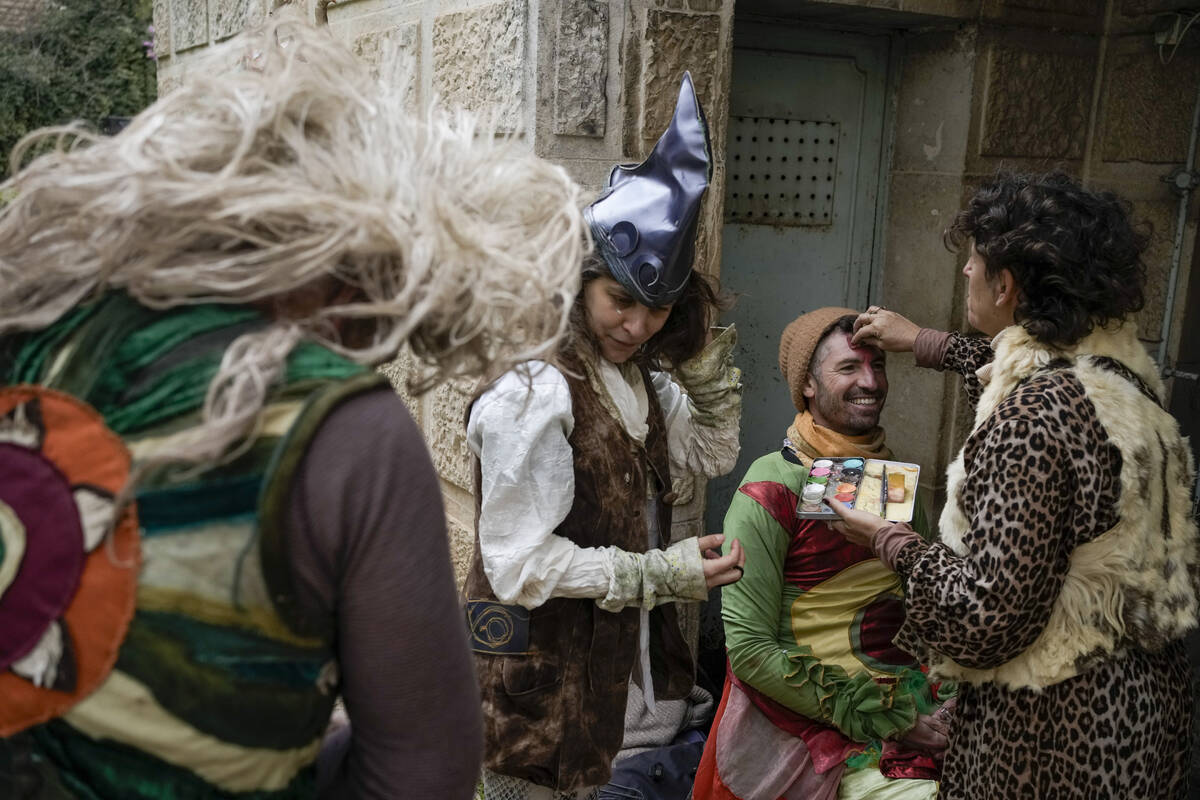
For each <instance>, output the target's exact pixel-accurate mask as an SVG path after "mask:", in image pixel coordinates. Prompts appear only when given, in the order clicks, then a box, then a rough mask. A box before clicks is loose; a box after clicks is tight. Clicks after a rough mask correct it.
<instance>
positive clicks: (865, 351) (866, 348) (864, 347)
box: [842, 333, 879, 361]
mask: <svg viewBox="0 0 1200 800" xmlns="http://www.w3.org/2000/svg"><path fill="white" fill-rule="evenodd" d="M842 335H843V336H845V337H846V344H848V345H850V349H851V350H853V351H854V352H855V353H857V354H858V355H859V360H860V361H865V360H867V359H869V358H873V357H874V356H875V354H876V353H878V352H879V348H877V347H876V346H875V345H872V344H867V343H866V342H858V343H857V344H856V343H855V342H853V341H852V338H853V337H852V336H851V335H850V334H848V333H844V334H842Z"/></svg>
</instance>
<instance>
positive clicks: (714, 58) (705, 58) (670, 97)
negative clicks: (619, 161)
mask: <svg viewBox="0 0 1200 800" xmlns="http://www.w3.org/2000/svg"><path fill="white" fill-rule="evenodd" d="M645 40H646V44H645V47H646V61H645V65H646V66H645V73H644V75H643V76H642V86H643V94H642V115H641V117H642V127H641V140H642V151H643V153H642V154H643V155H644V154H645V153H649V152H650V149H651V148H652V147H653V146H654V143H655V142H656V141H658V137H659V136H660V135H661V134H662V132H663V130H665V129H666V127H667V124H668V123H670V121H671V115H672V114H673V113H674V111H675V100H676V99H677V98H678V97H679V81H680V79H681V78H682V77H683V73H684V72H685V71H687V70H690V71H691V73H692V81H693V82H694V83H695V85H696V94H697V96H698V97H699V98H700V105H701V106H702V107H703V108H704V109H705V111H706V112H707V113H709V115H710V116H711V113H712V110H713V108H714V107H715V100H716V98H715V96H714V93H715V92H716V91H717V89H718V88H719V85H718V80H717V79H718V77H719V76H718V69H719V67H720V64H719V61H718V55H719V54H720V52H721V47H720V40H721V18H720V17H717V16H710V15H697V14H681V13H676V12H673V11H649V12H647V14H646V36H645ZM631 155H632V154H631Z"/></svg>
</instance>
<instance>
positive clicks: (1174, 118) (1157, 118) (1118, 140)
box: [1101, 49, 1200, 164]
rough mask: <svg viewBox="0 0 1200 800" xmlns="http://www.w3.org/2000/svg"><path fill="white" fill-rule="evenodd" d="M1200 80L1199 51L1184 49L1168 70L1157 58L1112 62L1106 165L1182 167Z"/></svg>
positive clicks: (1142, 55) (1125, 57) (1141, 55)
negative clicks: (1127, 162)
mask: <svg viewBox="0 0 1200 800" xmlns="http://www.w3.org/2000/svg"><path fill="white" fill-rule="evenodd" d="M1198 81H1200V52H1198V51H1197V50H1195V49H1189V50H1184V49H1180V50H1179V51H1178V52H1177V53H1176V54H1175V58H1174V59H1173V60H1172V61H1171V63H1170V64H1169V65H1167V66H1164V65H1163V64H1162V63H1160V62H1159V60H1158V53H1157V52H1152V51H1144V52H1137V53H1124V54H1121V55H1118V56H1116V57H1115V58H1114V59H1113V65H1112V71H1111V72H1110V73H1109V76H1108V85H1107V86H1106V87H1105V90H1104V101H1103V108H1104V112H1103V113H1104V134H1103V136H1104V143H1103V146H1102V148H1101V158H1103V159H1104V160H1105V161H1143V162H1149V163H1156V164H1171V163H1178V164H1182V163H1183V162H1184V160H1185V159H1186V158H1187V144H1188V133H1189V131H1190V130H1191V125H1192V113H1193V109H1194V106H1195V103H1196V84H1197V82H1198Z"/></svg>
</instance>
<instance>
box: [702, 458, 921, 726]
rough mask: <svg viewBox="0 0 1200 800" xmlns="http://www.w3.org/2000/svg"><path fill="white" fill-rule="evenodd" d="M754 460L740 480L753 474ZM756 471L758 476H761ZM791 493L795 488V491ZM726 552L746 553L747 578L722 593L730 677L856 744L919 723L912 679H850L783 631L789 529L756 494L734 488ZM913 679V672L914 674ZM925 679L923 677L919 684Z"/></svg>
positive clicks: (861, 676) (727, 519)
mask: <svg viewBox="0 0 1200 800" xmlns="http://www.w3.org/2000/svg"><path fill="white" fill-rule="evenodd" d="M760 466H761V464H760V463H756V465H755V467H752V468H751V470H750V473H749V474H748V475H747V478H746V479H745V481H743V483H745V482H747V481H749V480H751V476H755V473H756V472H759V470H757V469H756V468H757V467H760ZM760 474H761V473H760ZM792 491H794V489H792ZM725 537H726V538H725V545H724V547H725V550H726V552H728V548H729V547H730V545H731V544H732V542H733V540H734V539H736V540H738V541H740V542H741V543H742V547H744V548H745V550H746V566H745V570H746V572H745V575H744V577H743V578H742V579H741V580H740V581H738V582H737V583H733V584H730V585H728V586H726V587H725V588H724V589H723V590H722V596H721V615H722V618H723V619H724V622H725V644H726V648H727V650H728V655H729V662H730V666H731V667H732V669H733V673H734V675H736V676H737V677H738V679H739V680H741V681H742V682H743V683H746V684H748V685H749V686H751V687H753V688H754V689H756V690H758V691H759V692H762V693H763V694H764V695H766V696H767V697H770V698H771V699H772V700H775V701H776V702H778V703H780V704H782V705H784V706H786V707H787V708H789V709H791V710H792V711H795V712H796V713H798V714H802V715H804V716H805V717H808V718H810V719H813V720H817V721H819V722H823V723H825V724H827V725H832V726H834V727H836V728H838V729H839V730H840V731H842V733H844V734H845V735H847V736H848V737H850V738H851V739H854V740H855V741H859V742H868V741H871V740H875V739H889V738H895V737H896V736H897V735H898V734H900V733H902V732H904V731H906V730H908V729H909V728H911V727H912V725H913V723H914V722H915V721H916V715H917V697H916V695H917V694H919V691H916V692H914V691H913V690H914V689H915V688H916V687H914V686H913V685H912V682H911V681H906V680H904V676H902V677H901V680H899V681H897V682H896V683H895V684H890V685H884V684H879V683H877V682H875V681H874V680H873V679H872V678H871V675H870V673H867V672H865V671H864V672H862V673H859V674H858V675H855V676H850V675H848V674H847V673H846V671H845V670H844V669H843V668H842V667H841V666H838V665H832V664H824V663H822V662H821V661H820V660H819V659H818V658H816V657H814V656H813V655H812V651H811V650H810V649H809V648H808V647H806V646H804V645H801V644H797V643H796V642H795V641H794V639H793V637H792V634H791V631H790V627H789V629H788V630H787V631H786V632H781V630H780V629H781V627H782V622H781V619H782V614H783V603H784V588H785V587H784V579H783V566H784V560H785V558H786V556H787V551H788V544H789V541H790V533H789V532H788V531H787V530H785V529H784V527H783V526H782V525H781V524H780V523H779V522H777V521H776V520H775V519H774V517H772V516H771V514H770V513H769V512H768V511H767V509H765V508H763V506H762V505H760V504H759V503H758V502H756V501H755V500H754V499H753V498H751V497H749V496H747V495H745V494H743V493H742V492H740V491H739V492H736V493H735V494H734V498H733V501H732V503H731V504H730V506H729V511H728V513H727V514H726V516H725ZM914 677H915V676H914ZM917 682H919V683H921V684H924V681H917Z"/></svg>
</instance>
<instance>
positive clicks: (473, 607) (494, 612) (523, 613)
mask: <svg viewBox="0 0 1200 800" xmlns="http://www.w3.org/2000/svg"><path fill="white" fill-rule="evenodd" d="M467 626H468V629H469V630H470V633H471V649H472V650H474V651H475V652H476V653H486V654H493V655H499V654H505V655H517V654H523V653H525V652H526V651H527V650H528V649H529V611H528V609H526V608H523V607H521V606H507V605H504V604H503V603H494V602H491V601H488V600H468V601H467Z"/></svg>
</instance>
